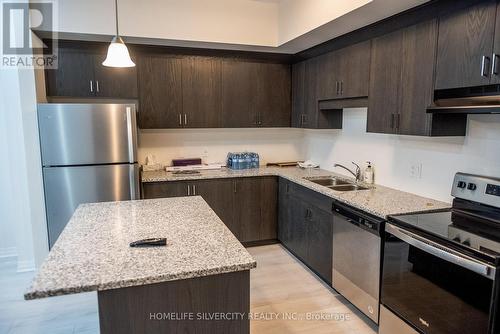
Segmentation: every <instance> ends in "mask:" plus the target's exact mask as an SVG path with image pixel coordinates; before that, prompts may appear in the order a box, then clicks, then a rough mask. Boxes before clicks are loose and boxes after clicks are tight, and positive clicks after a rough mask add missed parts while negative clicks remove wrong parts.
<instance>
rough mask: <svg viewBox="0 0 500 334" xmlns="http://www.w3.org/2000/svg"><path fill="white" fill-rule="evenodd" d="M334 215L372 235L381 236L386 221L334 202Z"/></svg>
mask: <svg viewBox="0 0 500 334" xmlns="http://www.w3.org/2000/svg"><path fill="white" fill-rule="evenodd" d="M332 209H333V213H334V215H339V216H341V217H342V218H343V219H345V220H346V221H348V222H349V223H351V224H354V225H356V226H359V227H360V228H363V229H365V230H369V231H371V232H372V233H375V234H380V232H381V231H382V230H383V224H384V219H382V218H379V217H375V216H373V215H371V214H369V213H367V212H364V211H361V210H358V209H355V208H353V207H350V206H347V205H346V204H340V203H336V202H334V203H333V205H332Z"/></svg>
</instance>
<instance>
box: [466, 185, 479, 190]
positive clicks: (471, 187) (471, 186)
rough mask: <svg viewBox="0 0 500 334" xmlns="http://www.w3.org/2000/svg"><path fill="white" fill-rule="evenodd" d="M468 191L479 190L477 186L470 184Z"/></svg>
mask: <svg viewBox="0 0 500 334" xmlns="http://www.w3.org/2000/svg"><path fill="white" fill-rule="evenodd" d="M467 189H469V190H472V191H474V190H476V189H477V186H476V185H475V184H474V183H469V185H468V186H467Z"/></svg>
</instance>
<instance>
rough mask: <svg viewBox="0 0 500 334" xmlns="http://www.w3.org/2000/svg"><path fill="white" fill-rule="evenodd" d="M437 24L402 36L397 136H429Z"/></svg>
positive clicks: (408, 30) (424, 25) (426, 24)
mask: <svg viewBox="0 0 500 334" xmlns="http://www.w3.org/2000/svg"><path fill="white" fill-rule="evenodd" d="M436 42H437V22H436V20H431V21H427V22H423V23H420V24H417V25H414V26H412V27H409V28H406V29H405V30H404V33H403V54H402V55H401V59H402V62H403V63H402V76H401V80H402V81H401V87H403V90H402V91H401V94H402V97H401V108H400V116H398V117H399V118H398V122H397V123H398V128H399V133H400V134H404V135H415V136H418V135H420V136H422V135H428V134H429V124H430V115H429V114H427V107H428V106H430V105H431V104H432V102H433V95H434V89H433V87H434V63H435V59H436V58H435V57H436Z"/></svg>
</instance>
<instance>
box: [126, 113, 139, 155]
mask: <svg viewBox="0 0 500 334" xmlns="http://www.w3.org/2000/svg"><path fill="white" fill-rule="evenodd" d="M125 110H126V112H127V133H128V141H127V144H128V156H129V162H135V160H136V159H135V148H136V141H137V139H136V138H137V137H136V133H135V127H134V124H135V121H134V117H133V116H134V115H132V108H131V107H125Z"/></svg>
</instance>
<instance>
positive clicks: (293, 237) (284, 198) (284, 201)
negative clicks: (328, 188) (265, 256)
mask: <svg viewBox="0 0 500 334" xmlns="http://www.w3.org/2000/svg"><path fill="white" fill-rule="evenodd" d="M311 195H312V193H311V190H308V189H305V188H303V187H301V186H298V185H296V184H293V183H291V182H289V181H286V180H284V179H280V185H279V218H278V222H279V225H278V239H279V241H281V243H282V244H283V245H285V247H286V248H287V249H288V250H290V251H291V252H292V253H293V254H295V255H296V256H297V257H298V258H299V259H300V260H301V261H302V262H304V263H305V264H306V265H307V266H308V267H309V268H311V269H312V270H313V271H314V272H316V273H317V274H318V275H319V276H320V277H321V278H322V279H323V280H325V281H326V282H328V283H331V282H332V258H333V214H332V212H331V207H332V201H333V200H332V199H331V198H328V197H326V196H322V195H320V194H318V193H314V196H311ZM327 208H330V210H328V209H327Z"/></svg>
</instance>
